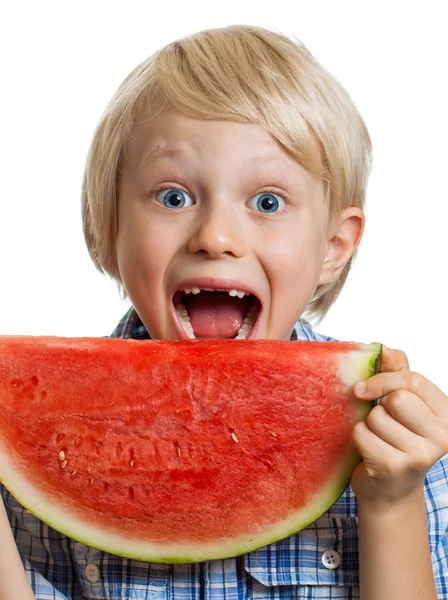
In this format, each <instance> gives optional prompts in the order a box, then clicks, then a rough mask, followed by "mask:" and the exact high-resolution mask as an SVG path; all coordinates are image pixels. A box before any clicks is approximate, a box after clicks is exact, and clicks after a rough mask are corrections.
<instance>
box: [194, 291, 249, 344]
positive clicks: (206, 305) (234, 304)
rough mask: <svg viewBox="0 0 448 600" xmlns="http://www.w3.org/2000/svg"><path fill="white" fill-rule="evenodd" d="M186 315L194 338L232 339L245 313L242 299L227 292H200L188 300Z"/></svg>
mask: <svg viewBox="0 0 448 600" xmlns="http://www.w3.org/2000/svg"><path fill="white" fill-rule="evenodd" d="M188 300H189V302H188V307H187V308H188V314H189V315H190V323H191V326H192V327H193V331H194V335H195V336H196V338H215V339H216V338H220V339H222V338H233V337H235V336H236V334H237V333H238V330H239V329H241V327H242V326H243V322H244V317H245V316H246V313H247V302H246V301H245V300H244V299H241V298H238V297H233V296H229V294H228V293H227V292H201V293H200V294H197V295H195V296H189V298H188Z"/></svg>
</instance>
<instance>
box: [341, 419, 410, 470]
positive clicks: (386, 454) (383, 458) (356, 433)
mask: <svg viewBox="0 0 448 600" xmlns="http://www.w3.org/2000/svg"><path fill="white" fill-rule="evenodd" d="M372 410H373V409H372ZM352 442H353V444H354V445H355V447H356V449H357V450H358V452H359V454H360V455H361V457H362V458H363V460H364V461H367V462H369V463H373V464H379V463H383V462H384V463H386V464H390V463H394V462H395V461H396V458H397V453H398V456H402V457H404V452H403V451H402V450H398V449H397V448H395V446H391V445H390V444H389V443H388V442H386V441H384V440H383V439H382V438H381V437H379V436H377V435H376V433H374V432H373V431H372V430H371V429H370V427H369V426H368V425H367V423H366V422H365V421H359V423H357V424H356V425H355V427H354V428H353V431H352Z"/></svg>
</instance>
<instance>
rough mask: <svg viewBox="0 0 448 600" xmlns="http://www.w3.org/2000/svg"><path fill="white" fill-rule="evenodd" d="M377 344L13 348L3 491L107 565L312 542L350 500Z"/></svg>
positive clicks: (54, 344)
mask: <svg viewBox="0 0 448 600" xmlns="http://www.w3.org/2000/svg"><path fill="white" fill-rule="evenodd" d="M380 353H381V345H379V344H370V345H366V344H354V343H342V342H281V341H261V340H260V341H235V340H230V341H224V340H217V341H212V340H207V341H191V342H181V341H179V342H177V341H176V342H169V341H160V342H158V341H134V340H121V339H104V338H76V339H75V338H72V339H68V338H56V337H26V336H3V337H0V480H1V481H2V482H3V483H4V485H5V486H6V487H7V488H8V489H9V491H10V492H11V493H12V494H13V495H14V496H15V497H16V498H17V499H18V500H19V502H21V503H22V504H23V505H24V506H25V507H26V508H27V509H29V510H30V511H31V512H32V513H34V514H35V515H36V516H38V517H39V518H40V519H42V520H43V521H45V522H46V523H48V524H49V525H50V526H51V527H53V528H54V529H57V530H58V531H61V532H62V533H64V534H66V535H67V536H69V537H71V538H73V539H75V540H78V541H80V542H83V543H85V544H87V545H90V546H93V547H96V548H100V549H102V550H105V551H107V552H111V553H114V554H118V555H123V556H127V557H129V558H134V559H137V560H143V561H152V562H168V563H176V562H199V561H204V560H210V559H220V558H226V557H230V556H237V555H240V554H243V553H247V552H250V551H252V550H255V549H257V548H259V547H261V546H265V545H267V544H270V543H272V542H274V541H276V540H279V539H282V538H285V537H287V536H289V535H292V534H293V533H295V532H297V531H299V530H301V529H303V528H304V527H306V526H307V525H309V524H310V523H311V522H313V521H315V520H316V519H317V518H318V517H319V516H321V515H322V514H323V513H324V512H325V511H326V510H327V509H328V508H329V507H330V506H331V505H332V504H333V503H334V502H335V501H336V500H337V498H338V497H339V496H340V495H341V494H342V493H343V492H344V490H345V489H346V487H347V486H348V484H349V480H350V476H351V473H352V471H353V469H354V468H355V466H356V465H357V464H358V463H359V460H360V457H359V455H358V454H357V453H356V451H355V450H354V448H353V446H352V445H351V443H350V435H351V431H352V429H353V426H354V424H355V423H356V422H357V421H358V420H360V419H363V418H365V417H366V415H367V413H368V412H369V410H370V408H371V406H372V405H371V403H366V402H362V401H359V400H357V399H356V398H355V397H354V395H353V393H352V386H353V385H354V384H355V383H356V382H357V381H359V380H362V379H365V378H367V377H369V376H371V375H373V374H374V373H375V371H376V366H377V363H378V361H379V357H380Z"/></svg>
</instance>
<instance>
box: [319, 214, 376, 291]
mask: <svg viewBox="0 0 448 600" xmlns="http://www.w3.org/2000/svg"><path fill="white" fill-rule="evenodd" d="M364 225H365V216H364V213H363V211H362V210H361V209H360V208H357V207H355V206H352V207H351V208H347V209H345V210H343V211H342V212H341V213H340V215H339V217H338V218H337V220H336V222H335V224H334V225H333V228H332V231H331V233H330V239H329V240H328V241H327V253H326V255H325V260H324V264H323V266H322V272H321V274H320V279H319V284H318V285H324V284H327V283H332V282H333V281H336V279H337V278H338V277H339V275H340V274H341V273H342V270H343V269H344V267H345V265H346V264H347V263H348V261H349V260H350V258H351V257H352V256H353V254H354V252H355V250H356V248H357V247H358V246H359V243H360V241H361V238H362V234H363V232H364Z"/></svg>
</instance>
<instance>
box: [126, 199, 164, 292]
mask: <svg viewBox="0 0 448 600" xmlns="http://www.w3.org/2000/svg"><path fill="white" fill-rule="evenodd" d="M168 244H169V236H166V235H163V233H162V229H161V228H160V227H157V225H156V223H154V220H150V219H148V218H147V217H146V216H145V215H142V214H141V212H140V213H138V211H135V210H134V211H133V210H132V207H129V210H128V211H127V212H126V211H124V210H122V211H121V212H120V215H119V226H118V235H117V260H118V267H119V270H120V274H121V276H122V278H123V279H124V280H125V279H133V280H136V279H138V276H139V275H141V274H144V275H145V280H146V279H147V277H148V276H149V275H150V274H151V275H152V274H153V272H155V271H157V269H158V266H160V265H161V264H162V262H163V257H165V256H166V255H167V252H168V248H167V245H168ZM125 283H126V282H125Z"/></svg>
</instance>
